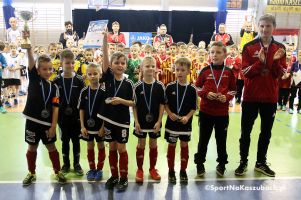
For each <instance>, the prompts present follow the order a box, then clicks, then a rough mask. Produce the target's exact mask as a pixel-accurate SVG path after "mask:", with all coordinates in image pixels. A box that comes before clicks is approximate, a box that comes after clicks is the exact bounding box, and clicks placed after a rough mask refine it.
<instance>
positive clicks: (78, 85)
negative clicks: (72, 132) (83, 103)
mask: <svg viewBox="0 0 301 200" xmlns="http://www.w3.org/2000/svg"><path fill="white" fill-rule="evenodd" d="M63 81H64V82H63ZM53 83H55V84H56V85H57V86H58V88H59V91H60V111H59V124H64V122H68V123H70V121H75V120H78V119H79V110H78V109H77V104H78V99H79V96H80V93H81V91H82V89H83V88H84V86H85V83H84V81H83V78H82V77H81V76H79V75H76V74H75V73H74V75H73V83H72V78H64V73H62V74H60V75H59V76H57V77H56V78H55V79H54V80H53ZM64 83H65V90H64ZM71 83H72V91H71V93H70V86H71ZM66 95H67V96H66ZM69 95H70V97H69ZM68 98H70V101H69V99H68ZM67 99H68V100H67ZM68 101H69V106H70V108H72V115H70V116H68V115H66V112H65V110H66V108H67V107H68V103H67V102H68Z"/></svg>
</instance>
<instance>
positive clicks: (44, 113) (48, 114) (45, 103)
mask: <svg viewBox="0 0 301 200" xmlns="http://www.w3.org/2000/svg"><path fill="white" fill-rule="evenodd" d="M48 83H49V93H48V96H47V99H46V97H45V89H44V84H43V81H42V80H41V81H40V85H41V89H42V96H43V101H44V109H43V110H42V112H41V117H42V118H43V119H47V118H49V117H50V112H49V111H48V110H47V106H46V105H47V102H48V100H49V98H50V94H51V89H52V87H51V83H50V82H48Z"/></svg>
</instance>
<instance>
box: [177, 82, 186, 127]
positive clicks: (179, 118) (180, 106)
mask: <svg viewBox="0 0 301 200" xmlns="http://www.w3.org/2000/svg"><path fill="white" fill-rule="evenodd" d="M187 87H188V84H186V86H185V90H184V93H183V97H182V100H181V103H180V105H179V82H178V81H177V95H176V96H177V97H176V98H177V113H178V115H177V122H181V120H182V118H183V117H181V116H180V112H181V108H182V105H183V102H184V99H185V95H186V91H187Z"/></svg>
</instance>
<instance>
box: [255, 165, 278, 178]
mask: <svg viewBox="0 0 301 200" xmlns="http://www.w3.org/2000/svg"><path fill="white" fill-rule="evenodd" d="M254 170H255V171H257V172H260V173H262V174H264V175H266V176H269V177H275V175H273V174H269V173H266V172H265V171H264V170H262V169H260V168H257V167H255V168H254Z"/></svg>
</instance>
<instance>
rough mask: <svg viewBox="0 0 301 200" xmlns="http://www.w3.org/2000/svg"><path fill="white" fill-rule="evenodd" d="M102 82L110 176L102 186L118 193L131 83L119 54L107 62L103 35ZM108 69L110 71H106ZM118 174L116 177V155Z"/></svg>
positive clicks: (124, 167) (124, 168)
mask: <svg viewBox="0 0 301 200" xmlns="http://www.w3.org/2000/svg"><path fill="white" fill-rule="evenodd" d="M103 57H104V61H103V65H102V66H103V80H104V82H105V87H106V101H105V106H104V113H103V114H100V115H99V117H100V118H101V119H102V120H104V121H105V123H104V129H105V140H106V141H107V142H109V143H110V144H109V145H110V152H109V162H110V168H111V173H112V176H111V178H109V179H108V181H107V182H106V187H107V188H108V189H113V188H114V186H115V185H116V184H117V183H118V184H117V189H118V190H120V191H122V190H125V189H126V188H127V186H128V178H127V176H128V154H127V150H126V143H127V142H128V137H129V128H130V111H129V107H130V106H134V101H133V98H134V97H133V83H132V81H130V80H129V79H126V78H125V77H124V76H123V74H124V72H125V70H126V67H127V58H126V56H125V55H124V54H122V53H119V52H117V53H114V54H113V55H112V56H111V60H110V61H111V62H109V54H108V44H107V33H104V42H103ZM109 66H110V68H109ZM117 152H118V153H119V172H120V179H119V175H118V167H117V164H118V154H117Z"/></svg>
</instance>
